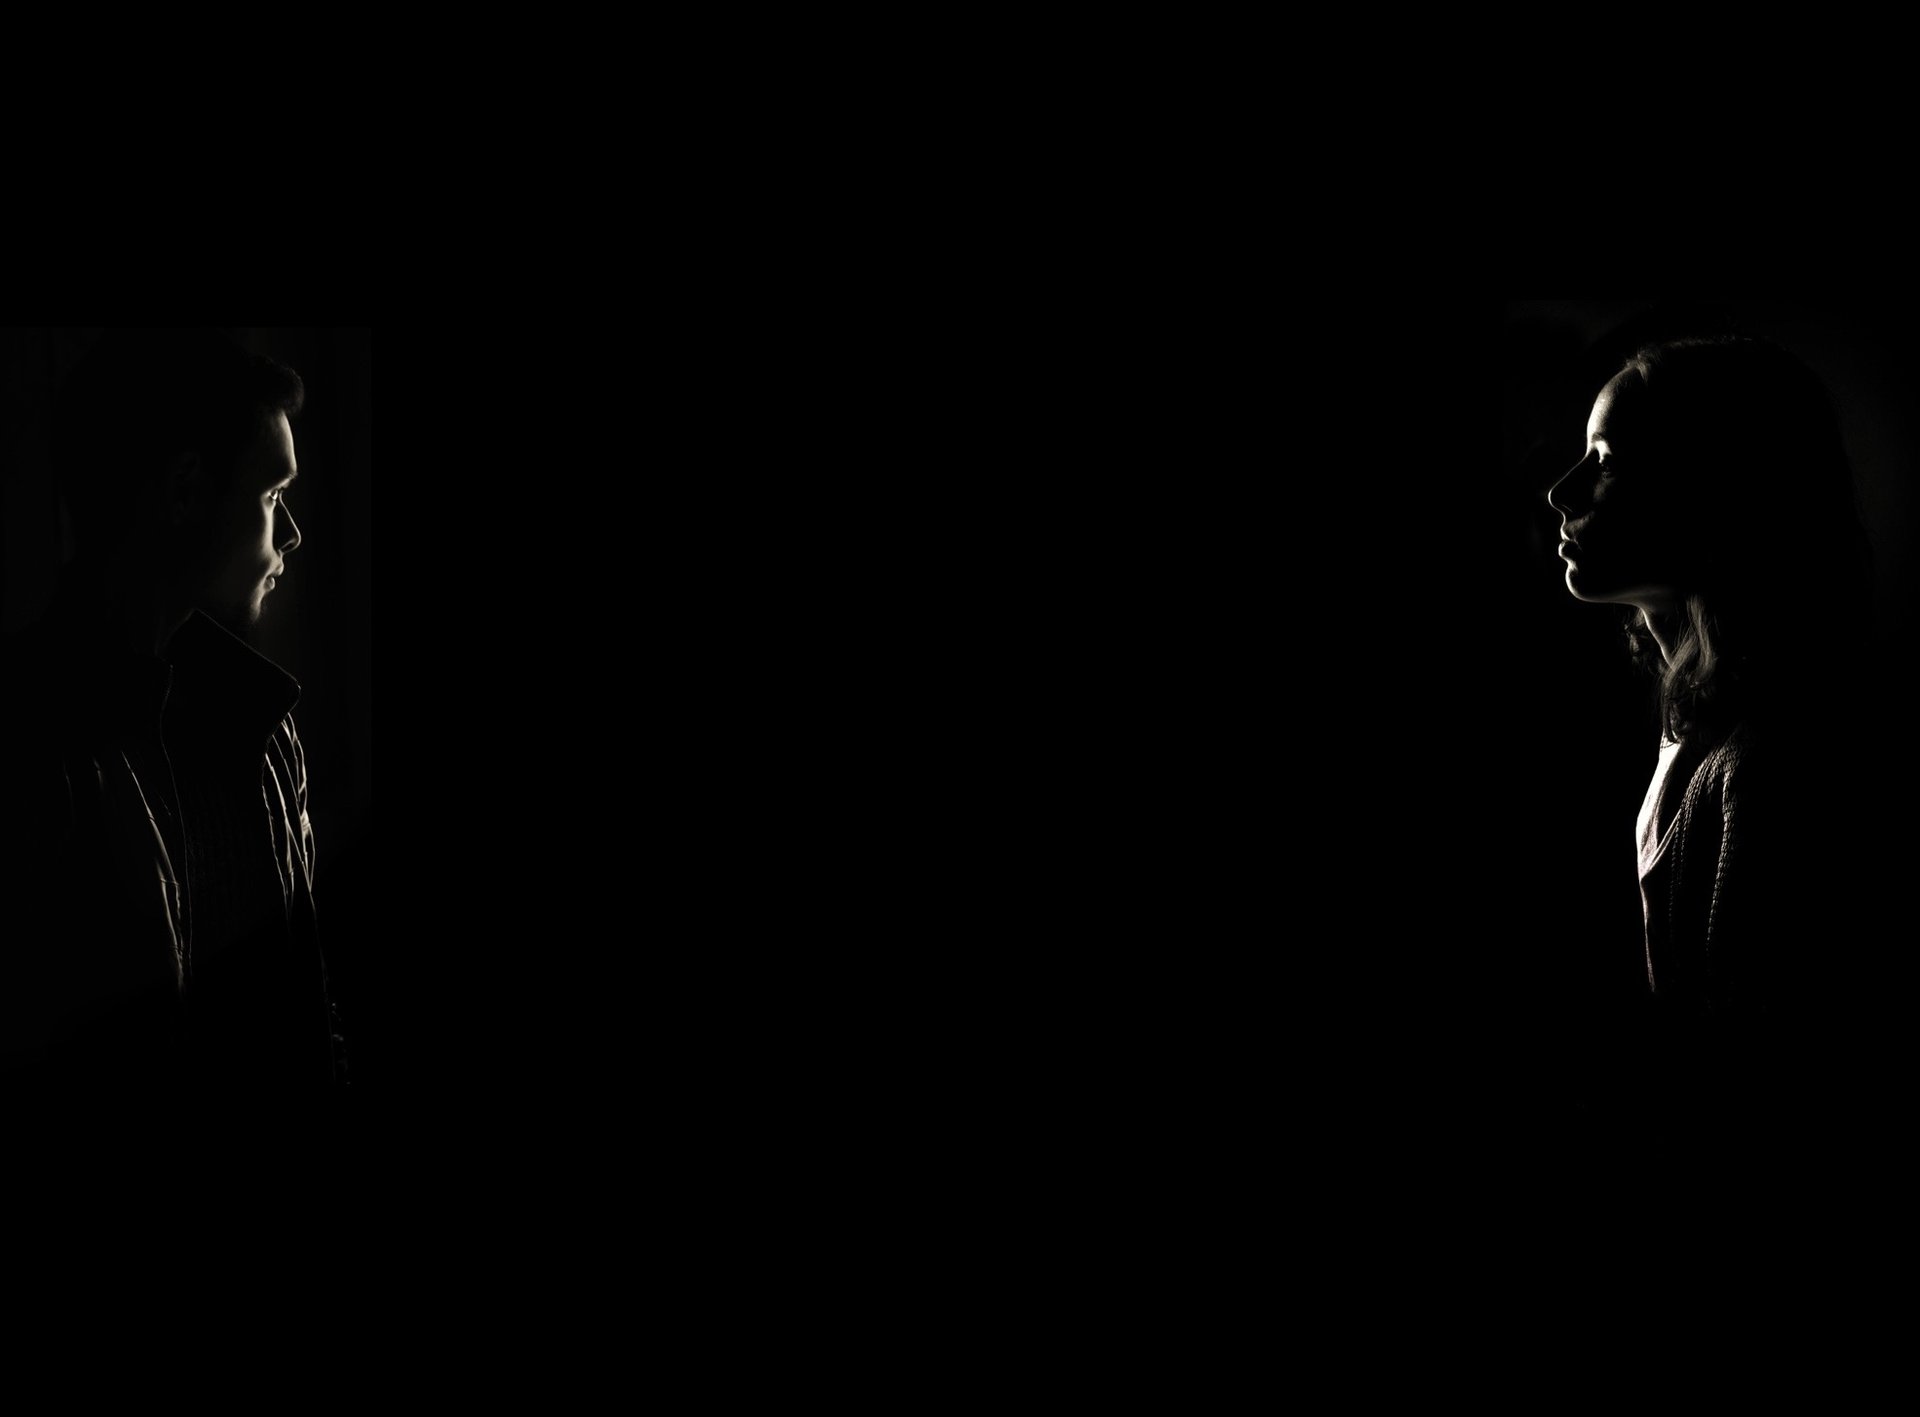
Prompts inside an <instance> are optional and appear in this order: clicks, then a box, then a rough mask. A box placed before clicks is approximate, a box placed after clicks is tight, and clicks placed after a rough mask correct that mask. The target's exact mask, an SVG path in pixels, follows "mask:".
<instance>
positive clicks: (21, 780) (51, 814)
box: [0, 330, 343, 1096]
mask: <svg viewBox="0 0 1920 1417" xmlns="http://www.w3.org/2000/svg"><path fill="white" fill-rule="evenodd" d="M303 401H304V386H303V384H302V382H301V379H300V376H299V375H298V374H297V373H295V372H294V371H293V370H292V369H289V368H287V367H286V366H284V365H282V364H279V363H276V362H275V361H273V360H270V359H267V358H265V357H263V356H258V355H250V354H248V353H247V352H246V351H244V350H243V349H241V348H240V347H239V346H238V345H237V344H235V343H233V342H232V341H231V340H229V339H227V338H226V337H224V336H222V335H218V334H215V333H211V332H206V331H190V330H180V331H141V332H132V331H126V332H111V333H108V334H106V335H103V336H102V337H101V339H100V340H99V341H98V343H97V344H96V345H95V346H94V347H93V348H92V349H91V350H90V351H89V352H88V354H87V355H86V356H85V358H83V359H82V360H81V362H80V363H79V365H78V366H77V367H76V368H75V369H74V370H73V372H72V373H71V375H70V376H69V377H68V379H67V381H66V383H65V385H64V386H63V387H62V389H61V390H60V393H59V395H58V398H57V399H56V401H55V405H54V426H53V457H54V465H55V470H56V472H57V474H58V476H59V480H60V488H61V494H62V499H63V502H64V504H65V506H66V509H67V512H68V515H69V518H70V523H71V528H72V537H73V543H72V544H73V556H72V559H71V560H70V561H69V563H68V564H67V565H66V566H65V567H64V569H63V571H62V573H61V579H60V584H59V587H58V590H57V593H56V595H55V597H54V600H53V603H52V606H51V608H50V609H49V611H48V612H47V614H46V615H45V616H44V617H43V618H42V619H41V620H40V621H39V622H38V623H36V624H34V625H32V626H29V627H28V628H27V629H25V630H23V631H22V632H20V633H19V634H17V635H15V636H13V637H11V638H10V640H9V641H8V643H7V645H6V663H7V665H8V666H9V676H8V693H7V695H6V702H5V704H4V707H3V709H0V712H3V713H4V729H5V733H4V738H0V831H3V832H4V840H0V847H3V848H4V850H3V852H0V873H3V874H0V910H3V911H4V926H3V927H0V928H3V929H4V935H3V936H0V950H4V952H5V958H6V960H7V968H8V973H7V976H6V980H5V988H4V989H0V1068H4V1071H5V1075H6V1077H7V1079H8V1080H9V1081H10V1082H12V1083H15V1084H18V1085H21V1086H28V1087H39V1088H66V1087H74V1088H84V1089H87V1090H89V1091H93V1092H96V1093H99V1094H102V1095H125V1096H140V1095H147V1094H153V1093H156V1092H170V1093H172V1092H180V1091H185V1092H187V1093H190V1094H192V1093H207V1094H222V1093H235V1094H252V1095H258V1094H263V1093H273V1092H276V1091H279V1092H284V1091H286V1090H288V1089H292V1088H309V1087H325V1086H331V1085H334V1084H335V1083H336V1082H337V1081H339V1080H340V1078H341V1076H342V1073H343V1060H342V1059H341V1057H340V1056H339V1053H340V1050H339V1047H338V1042H339V1040H338V1036H337V1034H336V1031H335V1023H336V1020H335V1019H334V1017H333V1014H332V1010H331V1006H330V1004H329V1001H328V997H327V987H326V971H325V964H324V960H323V957H322V954H321V951H320V945H319V938H318V932H317V930H316V928H315V923H314V913H313V896H312V882H313V866H314V844H313V839H312V833H311V830H310V827H309V824H308V815H307V784H306V761H305V755H304V750H303V748H302V746H301V743H300V738H299V735H298V732H297V731H296V729H295V725H294V720H293V714H292V710H293V707H294V705H295V703H296V702H297V701H298V699H299V696H300V686H299V684H298V683H296V682H295V681H294V680H293V679H292V678H291V677H290V676H289V675H287V674H286V673H285V672H284V671H283V670H281V669H280V668H279V667H278V666H277V665H275V664H273V663H272V662H271V661H269V660H268V659H266V658H265V657H263V656H262V655H260V654H259V653H257V652H256V651H255V650H254V649H253V648H251V647H250V646H249V644H248V643H247V638H248V636H249V634H250V633H251V631H252V630H253V628H254V626H255V625H256V624H257V623H258V622H259V620H260V618H261V616H262V615H263V614H270V613H271V609H270V606H271V597H272V595H273V592H274V589H275V587H276V586H277V585H278V583H279V580H280V578H281V577H283V576H285V575H287V574H289V573H290V572H291V573H294V574H297V566H296V565H295V563H293V562H292V561H291V559H290V558H292V557H293V555H294V553H296V552H297V551H298V549H299V547H300V530H299V527H298V525H297V523H296V522H295V520H294V516H293V511H292V508H291V505H290V502H291V492H292V489H293V488H294V486H295V483H296V480H297V478H298V476H299V467H298V460H297V455H296V449H295V443H294V436H293V425H292V419H293V418H295V417H296V416H297V415H298V414H299V412H300V409H301V406H302V403H303Z"/></svg>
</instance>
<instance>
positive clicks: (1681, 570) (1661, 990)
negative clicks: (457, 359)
mask: <svg viewBox="0 0 1920 1417" xmlns="http://www.w3.org/2000/svg"><path fill="white" fill-rule="evenodd" d="M1548 501H1549V503H1550V504H1551V506H1552V507H1553V508H1554V510H1556V511H1557V512H1558V513H1559V514H1560V519H1561V522H1560V536H1561V543H1560V556H1561V559H1562V560H1563V561H1564V562H1565V577H1566V586H1567V589H1568V590H1569V591H1570V592H1571V593H1572V594H1573V596H1574V597H1575V598H1577V599H1579V600H1582V601H1589V602H1595V603H1599V604H1607V605H1617V606H1621V607H1625V609H1626V610H1627V616H1626V629H1627V640H1628V648H1629V652H1630V653H1631V654H1632V655H1633V656H1634V657H1635V658H1637V659H1638V660H1640V661H1641V662H1643V663H1644V664H1645V665H1646V666H1647V668H1648V669H1649V670H1650V671H1651V672H1652V674H1653V676H1654V679H1655V682H1656V684H1657V696H1658V706H1659V720H1660V730H1661V732H1660V745H1659V757H1658V762H1657V765H1656V767H1655V769H1654V772H1653V777H1652V780H1651V782H1650V783H1649V784H1648V787H1647V791H1646V796H1645V799H1644V801H1643V803H1642V807H1641V811H1640V816H1639V820H1638V823H1637V844H1638V848H1639V853H1638V854H1639V876H1640V893H1641V904H1642V914H1643V924H1644V938H1643V939H1642V941H1641V942H1640V943H1641V947H1642V948H1643V950H1644V952H1645V959H1646V974H1647V981H1648V985H1649V988H1650V989H1651V991H1652V996H1653V999H1654V1001H1655V1006H1656V1013H1657V1014H1658V1016H1659V1017H1660V1018H1661V1019H1662V1021H1663V1023H1662V1034H1661V1036H1662V1037H1663V1038H1664V1039H1665V1040H1666V1043H1667V1045H1668V1046H1669V1047H1670V1048H1671V1049H1672V1053H1671V1059H1670V1060H1671V1061H1672V1062H1674V1064H1675V1066H1674V1067H1673V1068H1671V1069H1669V1070H1668V1071H1667V1074H1666V1076H1667V1078H1668V1079H1669V1080H1670V1082H1671V1084H1672V1088H1673V1089H1674V1095H1673V1096H1672V1097H1670V1098H1669V1099H1668V1100H1669V1101H1672V1102H1677V1103H1678V1104H1679V1105H1680V1106H1681V1107H1682V1108H1686V1109H1692V1108H1696V1107H1698V1108H1707V1109H1718V1110H1719V1111H1721V1112H1722V1113H1723V1114H1725V1113H1727V1112H1729V1111H1738V1110H1739V1109H1742V1108H1745V1109H1755V1108H1757V1109H1761V1110H1762V1111H1765V1112H1772V1110H1773V1109H1775V1108H1777V1107H1778V1106H1781V1105H1783V1104H1785V1103H1787V1102H1789V1101H1791V1102H1794V1103H1808V1102H1811V1103H1814V1104H1816V1105H1819V1104H1821V1103H1824V1102H1826V1101H1828V1100H1831V1094H1832V1092H1833V1090H1834V1089H1836V1088H1841V1089H1844V1088H1845V1087H1846V1086H1848V1085H1849V1083H1848V1081H1847V1079H1846V1078H1845V1076H1844V1074H1846V1073H1847V1072H1848V1071H1849V1070H1850V1069H1851V1067H1852V1066H1853V1065H1851V1064H1849V1065H1844V1066H1841V1067H1840V1068H1838V1070H1836V1067H1835V1063H1834V1060H1835V1058H1836V1057H1837V1056H1838V1051H1837V1047H1838V1043H1839V1041H1840V1040H1841V1039H1842V1038H1843V1035H1844V1034H1845V1033H1846V1031H1847V1030H1848V1028H1849V1027H1851V1026H1852V1025H1853V1024H1854V1023H1855V1022H1856V1021H1857V1020H1860V1019H1864V1018H1865V1017H1866V1016H1867V1013H1866V1009H1865V1005H1866V1004H1867V1003H1868V1002H1870V1000H1869V999H1868V998H1867V997H1866V995H1867V994H1868V993H1870V991H1871V989H1872V987H1873V986H1872V982H1871V981H1872V977H1873V972H1872V967H1871V962H1870V961H1869V960H1867V959H1866V957H1865V952H1864V949H1863V943H1862V942H1863V941H1864V939H1865V938H1866V937H1867V933H1868V931H1867V925H1868V922H1867V921H1865V920H1864V919H1863V918H1862V915H1863V911H1862V908H1861V902H1862V900H1863V899H1864V896H1863V894H1862V887H1863V885H1864V884H1865V883H1864V881H1863V879H1862V868H1863V862H1864V857H1863V856H1862V853H1861V846H1862V841H1863V838H1862V836H1861V833H1860V828H1861V825H1862V821H1863V819H1862V816H1861V814H1860V812H1859V811H1858V810H1857V798H1858V793H1859V788H1860V782H1861V777H1862V774H1863V772H1865V773H1870V772H1871V765H1872V762H1873V753H1872V730H1871V729H1870V727H1869V721H1870V715H1869V712H1868V707H1869V703H1870V700H1871V697H1872V696H1871V695H1869V694H1868V693H1867V692H1866V690H1865V685H1866V684H1867V683H1868V682H1869V681H1870V679H1871V671H1870V663H1871V661H1870V654H1869V647H1870V644H1871V637H1870V628H1869V619H1870V612H1871V603H1872V602H1871V594H1870V592H1871V553H1870V550H1869V544H1868V540H1867V536H1866V532H1865V530H1864V528H1863V526H1862V522H1861V518H1860V515H1859V512H1858V510H1857V505H1856V500H1855V492H1854V485H1853V478H1852V473H1851V468H1850V463H1849V459H1848V456H1847V450H1846V445H1845V442H1844V440H1843V438H1842V431H1841V428H1840V423H1839V420H1838V417H1837V416H1836V413H1835V410H1834V405H1833V403H1832V401H1831V400H1830V398H1829V397H1828V394H1827V392H1826V390H1825V388H1824V387H1823V386H1822V385H1821V384H1820V382H1819V381H1818V379H1817V378H1816V377H1815V376H1814V375H1813V374H1812V373H1811V372H1810V371H1809V370H1808V369H1807V368H1806V367H1805V366H1804V365H1803V364H1802V363H1801V362H1800V361H1799V360H1798V359H1796V358H1795V357H1794V356H1793V355H1791V354H1789V353H1787V352H1786V351H1785V350H1784V349H1782V348H1780V347H1779V346H1777V345H1775V344H1772V343H1769V342H1767V341H1764V340H1759V339H1752V338H1745V337H1736V336H1715V337H1712V338H1702V339H1684V340H1677V341H1671V342H1667V343H1662V344H1656V345H1650V346H1647V347H1645V348H1643V349H1641V350H1640V351H1639V352H1638V353H1636V354H1634V355H1633V356H1632V357H1631V358H1629V359H1628V360H1627V361H1626V364H1625V366H1624V367H1623V368H1621V369H1620V370H1619V372H1618V373H1616V374H1615V375H1614V376H1613V377H1612V378H1611V379H1610V380H1608V382H1607V383H1606V385H1605V386H1604V387H1603V388H1602V389H1601V390H1600V392H1599V396H1598V397H1597V398H1596V399H1595V401H1594V404H1593V407H1592V412H1591V415H1590V416H1589V418H1588V421H1587V427H1586V447H1585V453H1584V455H1583V456H1582V457H1581V458H1580V460H1579V461H1578V462H1577V463H1576V464H1575V465H1574V466H1573V467H1572V468H1571V469H1570V470H1569V471H1567V472H1566V473H1565V474H1564V475H1563V476H1562V477H1561V478H1560V479H1559V480H1558V481H1557V482H1555V483H1554V485H1553V487H1552V488H1551V490H1550V491H1549V493H1548ZM1626 825H1627V824H1626V823H1624V822H1623V823H1622V824H1621V826H1622V830H1623V831H1624V830H1625V828H1626Z"/></svg>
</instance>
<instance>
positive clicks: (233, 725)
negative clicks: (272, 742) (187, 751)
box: [166, 610, 300, 746]
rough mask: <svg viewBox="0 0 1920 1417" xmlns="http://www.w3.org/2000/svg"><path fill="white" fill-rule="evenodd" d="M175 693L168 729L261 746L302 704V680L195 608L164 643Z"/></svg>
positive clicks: (169, 703) (172, 698) (170, 709)
mask: <svg viewBox="0 0 1920 1417" xmlns="http://www.w3.org/2000/svg"><path fill="white" fill-rule="evenodd" d="M166 657H167V659H168V660H169V661H170V662H171V663H172V666H173V671H174V672H173V675H172V680H173V691H172V695H171V697H170V698H169V699H168V700H167V722H168V724H169V726H170V731H171V729H172V727H173V726H176V725H177V726H178V727H180V728H183V729H187V730H190V731H194V732H206V733H209V734H211V735H214V736H216V737H222V738H224V737H229V736H231V737H233V738H235V739H236V740H242V739H244V741H247V742H249V743H250V744H252V745H254V746H264V745H265V743H266V740H267V736H268V735H269V734H270V733H272V732H273V730H274V727H275V726H276V725H277V724H278V723H279V722H280V721H281V720H282V719H284V718H285V717H286V716H287V715H288V713H290V712H292V710H293V706H294V705H295V704H297V703H299V702H300V682H299V681H298V680H297V679H295V678H294V677H293V676H292V675H291V674H289V673H287V671H286V670H284V669H282V668H281V667H280V666H279V665H277V664H275V663H274V662H273V661H272V660H270V659H268V658H267V657H266V656H265V655H263V654H261V653H260V652H259V651H258V650H255V649H254V648H253V647H252V646H250V645H248V644H247V643H246V642H245V641H243V640H241V639H240V638H239V637H238V636H237V635H234V634H233V633H231V632H230V631H228V630H227V629H226V628H225V627H224V626H222V625H221V624H220V623H219V622H218V621H216V620H214V619H213V618H212V617H210V616H208V615H205V614H203V613H202V612H200V611H198V610H196V611H194V612H193V614H192V615H191V616H190V617H188V619H187V623H186V624H184V625H182V626H181V627H180V628H179V629H178V630H176V631H175V632H174V635H173V638H172V639H171V640H170V641H168V643H167V650H166Z"/></svg>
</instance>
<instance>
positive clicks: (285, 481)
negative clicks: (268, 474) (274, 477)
mask: <svg viewBox="0 0 1920 1417" xmlns="http://www.w3.org/2000/svg"><path fill="white" fill-rule="evenodd" d="M299 480H300V469H299V468H297V467H296V468H295V469H294V470H293V471H292V472H290V473H288V474H287V475H286V476H285V477H283V478H281V479H280V485H281V486H282V487H291V486H292V485H293V484H294V483H296V482H298V481H299Z"/></svg>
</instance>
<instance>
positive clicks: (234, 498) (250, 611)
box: [196, 411, 300, 633]
mask: <svg viewBox="0 0 1920 1417" xmlns="http://www.w3.org/2000/svg"><path fill="white" fill-rule="evenodd" d="M298 475H299V470H298V467H297V465H296V464H295V462H294V458H293V428H292V426H291V425H289V424H288V422H287V416H286V415H285V414H284V413H280V412H278V411H275V412H274V414H273V415H272V417H271V418H270V419H269V420H268V422H267V423H266V425H265V426H264V427H263V428H262V430H261V432H260V434H259V436H258V437H256V438H255V439H254V440H253V442H251V443H250V444H248V445H247V446H246V447H245V448H244V449H242V450H241V453H240V456H239V457H238V459H236V461H235V464H234V469H233V480H232V482H231V483H230V484H229V485H228V487H227V490H226V494H225V495H224V496H223V497H221V498H220V499H219V501H218V502H216V503H215V504H214V506H213V507H212V509H211V512H212V516H211V521H210V524H209V526H208V528H207V530H208V533H209V535H210V537H211V539H212V544H211V545H210V546H209V548H208V550H209V552H210V555H209V557H208V560H207V562H206V564H207V565H208V566H210V567H211V568H212V571H211V574H210V575H209V576H208V577H207V579H206V580H205V581H203V583H202V585H201V588H200V590H199V592H198V596H197V600H196V604H197V605H198V608H199V609H201V610H204V611H206V613H207V614H209V615H211V616H212V617H213V618H214V619H216V620H218V621H219V622H220V623H221V624H223V625H225V626H226V627H227V628H228V629H230V630H233V631H235V632H236V633H240V632H243V631H245V630H248V629H251V628H252V627H253V626H254V625H255V624H256V623H257V622H258V621H259V619H260V607H261V605H262V603H263V602H264V601H265V600H266V597H267V595H268V594H269V592H271V591H272V590H273V588H274V586H275V585H277V584H278V583H279V578H280V576H281V574H282V573H283V572H284V571H285V570H286V564H287V555H288V553H289V552H291V551H292V550H293V549H294V548H295V547H297V546H298V545H299V544H300V528H299V527H297V526H295V525H294V521H293V513H292V512H291V511H290V510H289V509H288V507H287V487H288V486H289V485H290V484H291V483H292V482H293V479H294V478H295V477H297V476H298Z"/></svg>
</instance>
